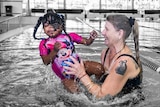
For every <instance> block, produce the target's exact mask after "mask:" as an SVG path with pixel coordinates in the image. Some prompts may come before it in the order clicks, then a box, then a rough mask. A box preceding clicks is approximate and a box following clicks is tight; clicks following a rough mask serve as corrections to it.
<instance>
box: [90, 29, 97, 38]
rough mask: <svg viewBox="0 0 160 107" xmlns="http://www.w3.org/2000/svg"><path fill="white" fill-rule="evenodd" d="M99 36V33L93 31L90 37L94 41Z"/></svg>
mask: <svg viewBox="0 0 160 107" xmlns="http://www.w3.org/2000/svg"><path fill="white" fill-rule="evenodd" d="M97 36H98V34H97V32H96V31H95V30H93V31H92V32H91V33H90V37H91V38H92V39H95V38H97Z"/></svg>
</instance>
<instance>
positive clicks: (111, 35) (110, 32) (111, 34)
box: [102, 21, 119, 46]
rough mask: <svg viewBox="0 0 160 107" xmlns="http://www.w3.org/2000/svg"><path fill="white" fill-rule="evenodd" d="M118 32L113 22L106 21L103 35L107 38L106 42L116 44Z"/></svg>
mask: <svg viewBox="0 0 160 107" xmlns="http://www.w3.org/2000/svg"><path fill="white" fill-rule="evenodd" d="M118 34H119V32H118V31H117V30H116V29H115V28H114V26H113V25H112V23H110V22H109V21H106V23H105V28H104V30H103V31H102V35H103V36H104V38H105V44H106V45H107V46H110V45H114V43H116V42H117V40H118Z"/></svg>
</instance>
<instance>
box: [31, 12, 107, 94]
mask: <svg viewBox="0 0 160 107" xmlns="http://www.w3.org/2000/svg"><path fill="white" fill-rule="evenodd" d="M41 23H42V24H43V29H44V32H45V34H46V35H48V38H46V39H44V38H41V39H42V40H41V42H40V44H39V51H40V56H41V58H42V60H43V63H44V64H45V65H48V64H50V63H51V64H52V70H53V71H54V72H55V74H56V75H57V76H58V77H59V78H60V79H61V80H62V83H63V85H64V86H65V88H66V89H67V90H68V91H69V92H72V93H74V92H77V91H78V86H77V85H76V83H75V82H74V79H75V78H76V77H75V76H74V75H68V74H66V72H69V71H67V70H65V69H64V68H63V67H64V66H68V65H67V64H66V63H64V61H68V62H72V60H71V59H70V58H69V57H70V56H73V57H74V58H75V59H76V60H78V61H80V59H79V56H78V54H77V53H75V47H74V42H75V43H77V44H84V45H90V44H92V43H93V41H94V39H95V38H96V37H97V33H96V31H92V32H91V33H90V37H89V38H83V37H82V36H80V35H78V34H76V33H69V34H68V33H66V31H65V23H64V17H63V16H62V15H59V14H57V13H54V12H52V11H49V12H48V13H47V14H45V15H44V16H43V17H40V18H39V20H38V21H37V24H36V26H35V28H34V32H33V36H34V38H35V39H39V38H36V36H35V34H36V32H37V29H38V27H39V26H40V24H41ZM63 32H64V33H63ZM72 63H73V62H72ZM84 64H85V68H86V71H87V73H88V75H92V74H95V76H96V77H97V78H100V76H101V75H102V74H103V73H104V68H103V66H102V65H101V64H100V63H97V62H93V61H85V62H84ZM80 78H81V77H79V79H80Z"/></svg>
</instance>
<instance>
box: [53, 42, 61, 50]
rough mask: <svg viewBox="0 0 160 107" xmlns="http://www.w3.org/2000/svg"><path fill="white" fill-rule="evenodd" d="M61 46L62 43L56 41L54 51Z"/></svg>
mask: <svg viewBox="0 0 160 107" xmlns="http://www.w3.org/2000/svg"><path fill="white" fill-rule="evenodd" d="M60 48H61V43H60V42H56V43H55V44H54V51H56V52H58V51H59V49H60Z"/></svg>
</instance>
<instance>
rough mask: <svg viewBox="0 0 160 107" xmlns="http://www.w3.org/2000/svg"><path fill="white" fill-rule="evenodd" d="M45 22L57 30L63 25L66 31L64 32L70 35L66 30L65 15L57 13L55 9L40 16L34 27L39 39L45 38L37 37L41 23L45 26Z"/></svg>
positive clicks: (34, 34)
mask: <svg viewBox="0 0 160 107" xmlns="http://www.w3.org/2000/svg"><path fill="white" fill-rule="evenodd" d="M45 23H48V24H50V25H52V26H53V27H54V29H55V30H56V29H58V28H59V27H60V26H62V30H63V31H64V33H65V34H66V35H68V34H67V32H66V30H65V19H64V16H63V15H60V14H57V13H55V12H54V11H53V10H48V11H47V13H46V14H45V15H44V16H42V17H39V19H38V21H37V24H36V25H35V27H34V31H33V37H34V39H38V40H41V39H44V38H37V37H36V32H37V30H38V27H39V26H40V25H41V24H42V25H43V27H44V24H45ZM69 38H70V37H69Z"/></svg>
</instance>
